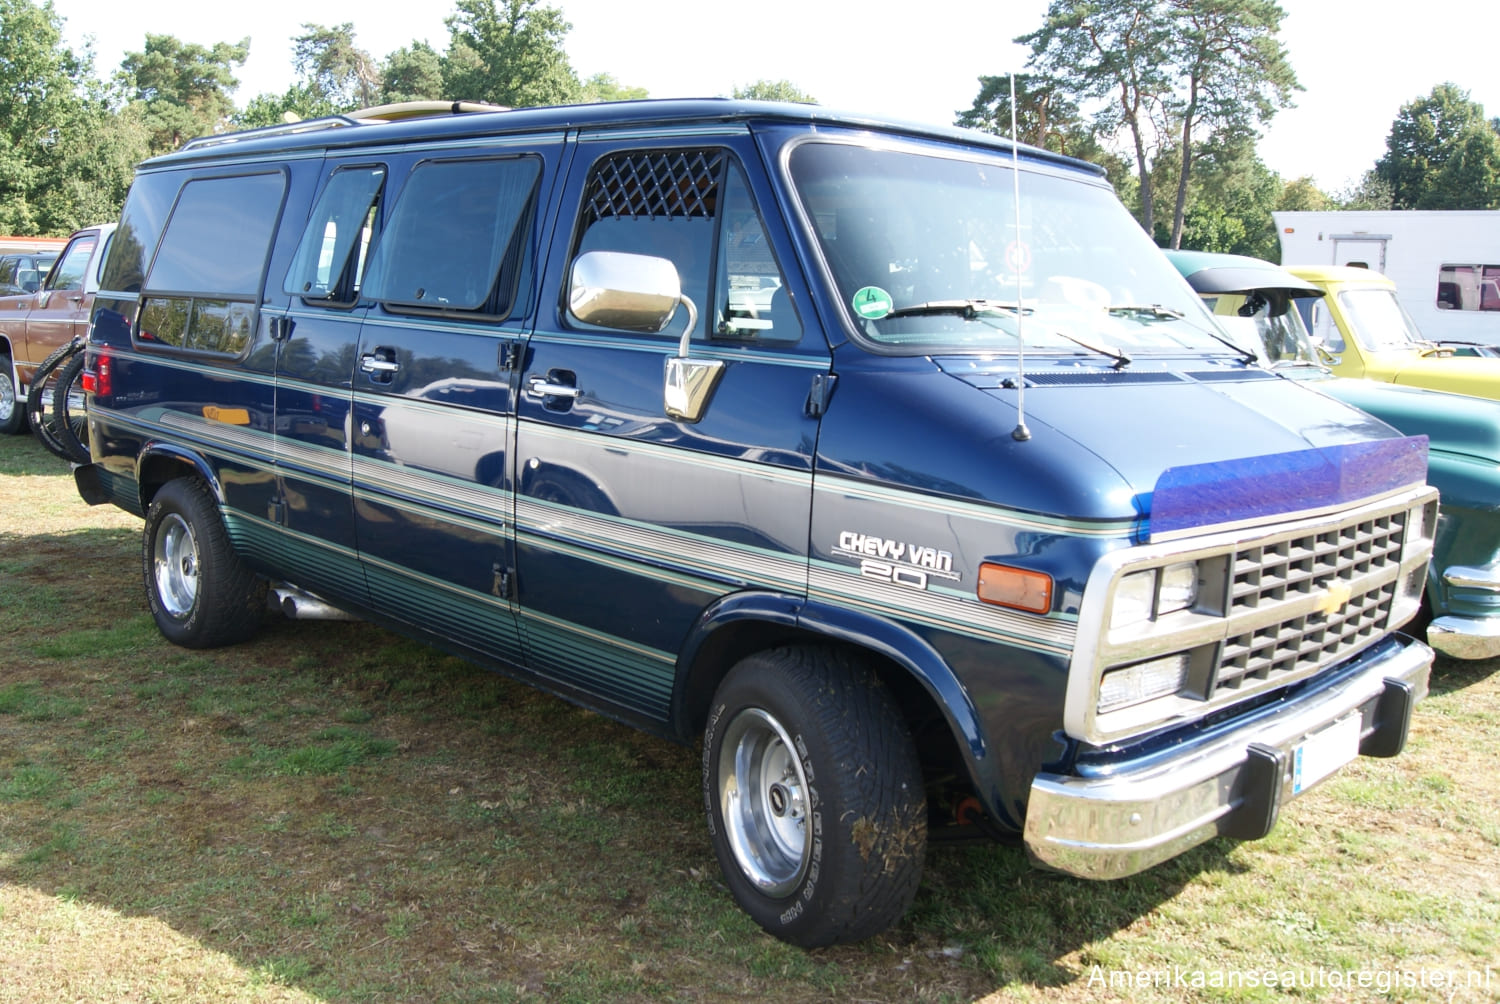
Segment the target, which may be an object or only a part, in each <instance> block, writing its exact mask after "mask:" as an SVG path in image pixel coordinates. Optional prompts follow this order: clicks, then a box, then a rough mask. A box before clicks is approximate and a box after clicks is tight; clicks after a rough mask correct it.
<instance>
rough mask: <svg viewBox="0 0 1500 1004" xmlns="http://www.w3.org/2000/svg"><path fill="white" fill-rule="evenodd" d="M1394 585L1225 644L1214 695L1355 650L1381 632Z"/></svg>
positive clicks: (1294, 672) (1295, 672)
mask: <svg viewBox="0 0 1500 1004" xmlns="http://www.w3.org/2000/svg"><path fill="white" fill-rule="evenodd" d="M1395 595H1396V586H1395V583H1393V582H1387V583H1385V584H1384V585H1382V586H1380V587H1379V588H1377V589H1373V590H1371V591H1370V592H1368V593H1365V594H1364V595H1362V596H1354V597H1352V598H1351V599H1350V600H1349V602H1348V603H1347V604H1346V605H1345V606H1344V608H1343V609H1342V610H1339V611H1337V612H1336V613H1335V614H1333V615H1332V616H1329V615H1325V614H1322V613H1317V614H1313V615H1311V616H1307V617H1293V618H1292V619H1291V620H1288V621H1283V622H1282V623H1280V624H1273V625H1271V626H1269V627H1263V628H1260V629H1259V630H1256V631H1251V632H1247V633H1245V634H1240V635H1235V636H1234V637H1231V638H1229V639H1227V640H1226V641H1225V642H1224V648H1223V652H1222V654H1221V656H1220V658H1219V673H1218V677H1217V679H1216V680H1215V682H1214V688H1213V691H1214V696H1215V697H1217V696H1219V695H1221V694H1229V693H1233V692H1234V691H1237V690H1243V689H1245V688H1246V687H1248V686H1250V685H1252V684H1255V685H1258V684H1261V683H1265V682H1269V681H1273V680H1275V679H1277V678H1278V677H1281V676H1294V675H1301V674H1302V673H1303V671H1305V670H1313V669H1316V668H1317V667H1319V666H1321V665H1324V664H1325V663H1330V662H1333V661H1334V660H1336V659H1340V658H1342V657H1343V656H1345V655H1348V654H1350V653H1352V652H1355V651H1358V650H1359V649H1361V648H1363V647H1364V646H1365V645H1367V644H1369V643H1370V642H1372V641H1374V640H1376V639H1377V638H1379V637H1380V636H1381V635H1382V634H1384V633H1385V625H1386V623H1387V621H1388V620H1389V619H1390V616H1391V600H1392V599H1393V598H1394V597H1395Z"/></svg>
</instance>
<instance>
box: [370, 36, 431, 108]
mask: <svg viewBox="0 0 1500 1004" xmlns="http://www.w3.org/2000/svg"><path fill="white" fill-rule="evenodd" d="M443 94H444V92H443V61H442V57H440V56H439V55H438V54H437V51H436V50H435V49H433V47H432V46H430V45H428V44H427V43H426V42H413V43H412V44H411V45H410V46H409V47H407V48H402V49H397V50H396V51H395V52H393V53H391V54H390V55H389V56H386V57H385V64H384V65H383V66H382V67H381V69H380V101H379V103H380V104H394V103H396V102H399V101H437V100H441V99H442V97H443Z"/></svg>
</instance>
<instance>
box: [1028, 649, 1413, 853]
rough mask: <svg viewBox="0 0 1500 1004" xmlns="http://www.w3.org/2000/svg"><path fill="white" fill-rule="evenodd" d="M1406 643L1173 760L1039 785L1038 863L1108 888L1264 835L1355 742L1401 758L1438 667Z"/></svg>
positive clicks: (1032, 809) (1035, 794)
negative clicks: (1203, 848) (1207, 845)
mask: <svg viewBox="0 0 1500 1004" xmlns="http://www.w3.org/2000/svg"><path fill="white" fill-rule="evenodd" d="M1396 638H1397V639H1398V640H1399V642H1400V645H1399V647H1396V648H1394V649H1391V648H1388V647H1380V648H1377V649H1376V650H1375V652H1374V654H1367V655H1366V656H1365V657H1364V658H1363V659H1362V660H1361V661H1363V662H1365V663H1366V664H1365V665H1363V666H1362V667H1361V668H1360V669H1358V670H1357V671H1356V672H1353V673H1352V674H1350V675H1349V676H1347V677H1345V678H1344V679H1341V680H1339V681H1338V682H1337V683H1334V684H1332V685H1329V686H1326V687H1324V688H1322V689H1319V690H1316V691H1314V692H1312V693H1310V694H1307V695H1304V699H1300V700H1297V701H1295V702H1292V703H1290V704H1288V705H1287V706H1284V707H1277V708H1267V709H1261V710H1260V711H1258V712H1254V713H1252V714H1251V715H1250V716H1249V720H1248V721H1246V722H1245V723H1244V724H1242V725H1239V726H1237V727H1234V728H1231V729H1230V730H1229V731H1227V732H1225V733H1222V734H1217V735H1214V736H1212V737H1211V738H1208V739H1204V740H1202V741H1199V742H1188V743H1185V744H1183V745H1181V746H1178V747H1175V748H1173V749H1172V751H1171V753H1170V754H1166V755H1163V754H1157V755H1153V756H1150V757H1143V758H1142V759H1141V761H1139V762H1132V761H1126V762H1123V763H1117V764H1113V765H1111V766H1110V767H1109V768H1107V770H1099V771H1098V772H1097V773H1095V774H1093V775H1092V776H1074V775H1062V774H1039V775H1037V777H1036V779H1035V780H1034V781H1032V784H1031V800H1030V802H1029V804H1028V806H1027V809H1026V825H1025V841H1026V848H1027V850H1028V852H1029V853H1030V854H1031V855H1032V857H1033V858H1034V859H1036V860H1037V861H1038V862H1039V863H1040V864H1042V865H1044V866H1046V867H1048V868H1053V869H1056V870H1058V871H1062V872H1066V873H1068V874H1070V875H1076V876H1079V877H1081V878H1095V879H1109V878H1123V877H1124V876H1126V875H1133V874H1135V873H1136V872H1139V871H1143V870H1145V869H1147V868H1150V867H1151V866H1152V865H1155V864H1158V863H1160V862H1162V861H1165V860H1167V859H1168V858H1171V857H1175V856H1176V855H1178V854H1181V853H1182V852H1183V851H1185V850H1187V849H1188V848H1190V847H1194V846H1196V845H1197V844H1201V843H1203V842H1204V841H1206V840H1210V839H1212V838H1213V837H1216V836H1227V837H1236V838H1240V839H1246V840H1250V839H1255V838H1257V837H1262V836H1265V834H1266V833H1268V832H1269V831H1270V829H1271V826H1272V825H1273V824H1274V823H1275V822H1276V817H1277V814H1278V813H1279V811H1280V807H1281V804H1282V803H1283V802H1285V801H1287V800H1289V799H1291V798H1293V797H1295V796H1297V795H1299V794H1301V793H1302V792H1303V791H1305V790H1306V789H1307V788H1309V787H1311V786H1312V785H1314V784H1316V783H1317V781H1318V780H1320V779H1321V777H1322V776H1323V775H1322V774H1321V773H1319V770H1320V768H1319V767H1316V766H1313V763H1314V761H1315V760H1316V761H1318V762H1322V761H1323V760H1324V759H1326V758H1327V757H1328V756H1329V753H1328V751H1327V748H1328V747H1329V746H1337V745H1338V744H1339V743H1341V742H1347V743H1349V744H1350V745H1349V750H1350V751H1351V752H1352V749H1353V744H1354V743H1355V742H1357V744H1358V752H1359V753H1361V754H1363V755H1365V756H1395V755H1396V754H1397V753H1399V752H1401V749H1402V747H1403V746H1404V745H1405V744H1406V732H1407V726H1408V724H1409V722H1410V719H1411V709H1412V706H1413V705H1415V704H1416V702H1417V701H1419V700H1421V699H1422V698H1423V697H1425V696H1426V694H1427V677H1428V673H1429V671H1430V670H1431V668H1432V658H1433V656H1432V650H1431V649H1429V648H1428V647H1427V646H1426V645H1423V644H1422V643H1421V642H1418V641H1413V640H1411V639H1408V638H1405V637H1403V636H1399V635H1398V636H1396ZM1356 717H1357V718H1358V722H1357V724H1356V723H1355V721H1354V719H1355V718H1356ZM1356 731H1357V739H1356V738H1355V733H1356ZM1304 755H1305V759H1306V762H1307V763H1308V765H1309V766H1308V771H1309V774H1308V775H1304V774H1303V765H1304ZM1333 756H1334V762H1341V761H1340V760H1339V758H1338V754H1337V753H1336V752H1335V753H1334V754H1333Z"/></svg>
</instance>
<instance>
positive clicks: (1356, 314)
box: [1339, 289, 1428, 352]
mask: <svg viewBox="0 0 1500 1004" xmlns="http://www.w3.org/2000/svg"><path fill="white" fill-rule="evenodd" d="M1339 305H1340V306H1341V307H1343V308H1344V314H1345V315H1346V316H1347V317H1348V318H1349V323H1350V326H1351V327H1352V328H1353V329H1354V337H1355V338H1357V339H1359V344H1361V345H1363V346H1364V347H1365V348H1366V349H1368V350H1370V351H1372V352H1380V351H1384V350H1386V349H1411V348H1427V347H1428V342H1427V340H1426V339H1425V338H1423V337H1422V332H1421V331H1419V330H1417V322H1416V321H1414V320H1412V319H1411V315H1410V314H1408V313H1407V312H1406V308H1405V307H1403V306H1401V301H1400V300H1397V299H1396V291H1395V290H1394V289H1348V290H1345V291H1344V292H1342V293H1340V294H1339Z"/></svg>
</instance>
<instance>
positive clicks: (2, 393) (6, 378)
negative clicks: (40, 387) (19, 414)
mask: <svg viewBox="0 0 1500 1004" xmlns="http://www.w3.org/2000/svg"><path fill="white" fill-rule="evenodd" d="M15 413H16V386H15V384H13V383H11V377H10V374H9V373H0V422H8V421H10V416H12V415H14V414H15Z"/></svg>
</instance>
